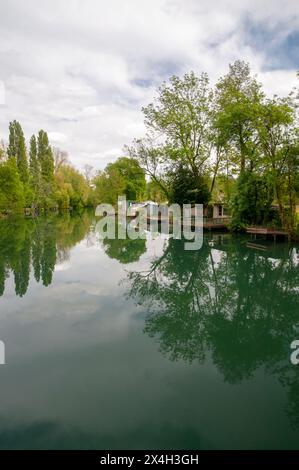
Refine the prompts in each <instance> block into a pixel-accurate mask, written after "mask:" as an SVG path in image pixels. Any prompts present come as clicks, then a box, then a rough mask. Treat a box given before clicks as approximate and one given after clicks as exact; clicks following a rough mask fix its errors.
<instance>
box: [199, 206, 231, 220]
mask: <svg viewBox="0 0 299 470" xmlns="http://www.w3.org/2000/svg"><path fill="white" fill-rule="evenodd" d="M204 217H207V218H208V219H227V218H229V217H230V211H229V208H228V207H227V205H226V204H224V203H219V202H218V203H213V204H208V205H207V206H205V207H204Z"/></svg>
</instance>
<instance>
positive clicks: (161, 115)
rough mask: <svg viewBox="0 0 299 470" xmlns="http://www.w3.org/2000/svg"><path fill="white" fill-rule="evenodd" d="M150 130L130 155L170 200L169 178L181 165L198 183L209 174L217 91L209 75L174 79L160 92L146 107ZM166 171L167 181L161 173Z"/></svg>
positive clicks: (189, 75)
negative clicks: (213, 89)
mask: <svg viewBox="0 0 299 470" xmlns="http://www.w3.org/2000/svg"><path fill="white" fill-rule="evenodd" d="M142 111H143V114H144V117H145V125H146V128H147V131H148V137H147V139H146V141H142V140H137V141H135V142H134V144H133V146H132V147H131V148H130V155H131V156H134V157H135V158H137V159H138V161H139V163H140V165H141V166H142V168H144V170H145V171H146V172H147V173H148V174H149V175H150V176H151V178H152V179H153V180H154V181H156V183H157V184H159V185H160V186H161V188H162V189H163V190H164V192H165V195H166V197H167V198H169V186H168V182H167V175H168V173H169V170H171V172H173V171H174V170H177V171H178V170H179V168H181V166H183V167H185V168H187V169H188V170H189V171H190V172H192V174H193V176H194V178H195V180H196V181H197V182H198V183H197V184H198V185H200V184H201V177H202V176H204V175H205V174H206V173H207V170H208V160H209V158H210V156H211V151H212V147H213V140H212V127H211V116H212V111H213V92H212V90H211V89H210V86H209V79H208V76H207V75H206V74H204V73H203V74H201V75H200V76H199V77H197V76H196V75H195V74H194V73H193V72H191V73H189V74H185V75H184V76H183V78H179V77H176V76H172V77H171V78H170V80H169V83H165V82H164V83H163V84H162V86H161V87H160V88H159V89H158V96H157V98H156V100H155V101H154V103H150V104H149V105H148V106H146V107H145V108H142ZM161 168H162V169H163V170H164V171H163V173H164V177H165V176H166V178H165V179H164V180H163V179H162V178H161V176H157V172H159V171H160V170H161Z"/></svg>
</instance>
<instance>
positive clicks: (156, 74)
mask: <svg viewBox="0 0 299 470" xmlns="http://www.w3.org/2000/svg"><path fill="white" fill-rule="evenodd" d="M239 58H240V59H245V60H248V61H249V62H250V64H251V67H252V70H253V71H254V72H255V73H257V74H258V78H259V79H260V81H261V82H263V83H264V85H265V88H266V91H267V92H268V93H269V94H273V93H279V94H287V93H288V92H289V91H290V90H291V88H292V87H293V86H294V85H296V84H297V80H296V71H297V70H298V69H299V2H298V1H296V0H219V1H218V0H105V1H104V0H42V1H38V0H0V81H2V84H1V83H0V93H1V86H2V87H3V85H4V88H5V104H2V105H0V138H4V139H7V127H8V122H9V121H10V120H12V119H17V120H19V121H20V122H21V124H22V126H23V129H24V132H25V134H26V137H27V139H29V138H30V135H31V134H32V133H35V132H37V131H38V129H40V128H43V129H45V130H47V131H48V133H49V136H50V140H51V143H52V144H53V145H55V146H59V147H60V148H61V149H63V150H67V151H68V153H69V155H70V158H71V161H72V162H73V163H74V164H75V165H76V166H77V167H78V168H82V167H83V166H84V164H86V163H88V164H91V165H93V166H94V167H95V168H97V169H98V168H103V167H104V166H105V165H106V164H107V162H108V161H111V160H114V159H116V158H117V157H119V156H120V155H121V154H122V148H123V145H124V144H128V143H130V142H131V140H132V138H133V137H139V136H141V135H142V134H143V132H144V128H143V117H142V113H141V107H142V106H143V105H146V104H147V103H149V102H150V101H151V100H152V98H153V96H154V92H155V88H156V87H157V86H158V85H159V84H160V83H161V82H162V81H163V80H165V79H167V78H168V77H169V76H170V75H172V74H174V73H175V74H179V75H181V74H183V73H185V72H188V71H190V70H194V71H195V72H196V73H200V72H202V71H206V72H208V74H209V76H210V78H211V80H212V82H214V81H215V80H216V79H217V78H218V77H219V76H220V75H222V74H224V73H225V72H226V71H227V67H228V63H229V62H233V61H234V60H236V59H239Z"/></svg>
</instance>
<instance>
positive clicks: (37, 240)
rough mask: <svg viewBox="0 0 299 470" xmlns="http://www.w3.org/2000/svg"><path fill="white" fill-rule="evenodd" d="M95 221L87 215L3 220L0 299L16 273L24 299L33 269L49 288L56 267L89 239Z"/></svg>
mask: <svg viewBox="0 0 299 470" xmlns="http://www.w3.org/2000/svg"><path fill="white" fill-rule="evenodd" d="M91 220H92V215H91V214H90V213H89V212H87V211H85V212H83V213H82V214H79V213H78V214H74V215H70V214H69V213H66V214H62V215H54V214H48V215H47V216H44V217H37V218H33V219H32V218H30V219H29V218H25V217H14V218H9V219H2V220H0V296H2V295H3V294H4V290H5V280H6V278H7V277H8V275H9V272H10V271H12V272H13V275H14V282H15V292H16V295H18V296H20V297H23V296H24V295H25V294H26V292H27V289H28V285H29V278H30V267H31V265H32V270H33V273H34V277H35V280H36V281H37V282H40V281H41V282H42V283H43V285H44V286H49V285H50V284H51V282H52V276H53V272H54V269H55V265H56V263H58V262H63V261H65V260H66V259H67V258H68V256H69V250H70V248H71V247H72V246H74V245H75V244H76V243H78V242H79V241H81V240H82V239H83V238H85V236H86V234H87V232H88V231H89V229H90V225H91Z"/></svg>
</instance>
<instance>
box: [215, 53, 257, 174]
mask: <svg viewBox="0 0 299 470" xmlns="http://www.w3.org/2000/svg"><path fill="white" fill-rule="evenodd" d="M263 97H264V94H263V92H262V89H261V85H260V84H259V83H258V82H257V80H256V78H255V77H252V76H251V72H250V66H249V64H247V63H246V62H243V61H240V60H237V61H236V62H234V63H233V64H230V65H229V72H228V74H227V75H225V76H224V77H222V78H220V79H219V81H218V83H217V85H216V112H215V115H214V127H215V128H216V129H217V130H218V139H220V141H221V142H222V143H226V144H229V145H230V146H231V147H232V149H233V150H234V151H233V152H231V153H232V155H234V156H235V160H234V163H235V164H237V165H238V167H239V171H240V172H242V171H245V169H246V165H249V167H250V168H253V166H254V163H255V157H256V150H257V133H256V127H255V120H256V116H257V113H258V111H259V106H260V103H261V101H262V99H263Z"/></svg>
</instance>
